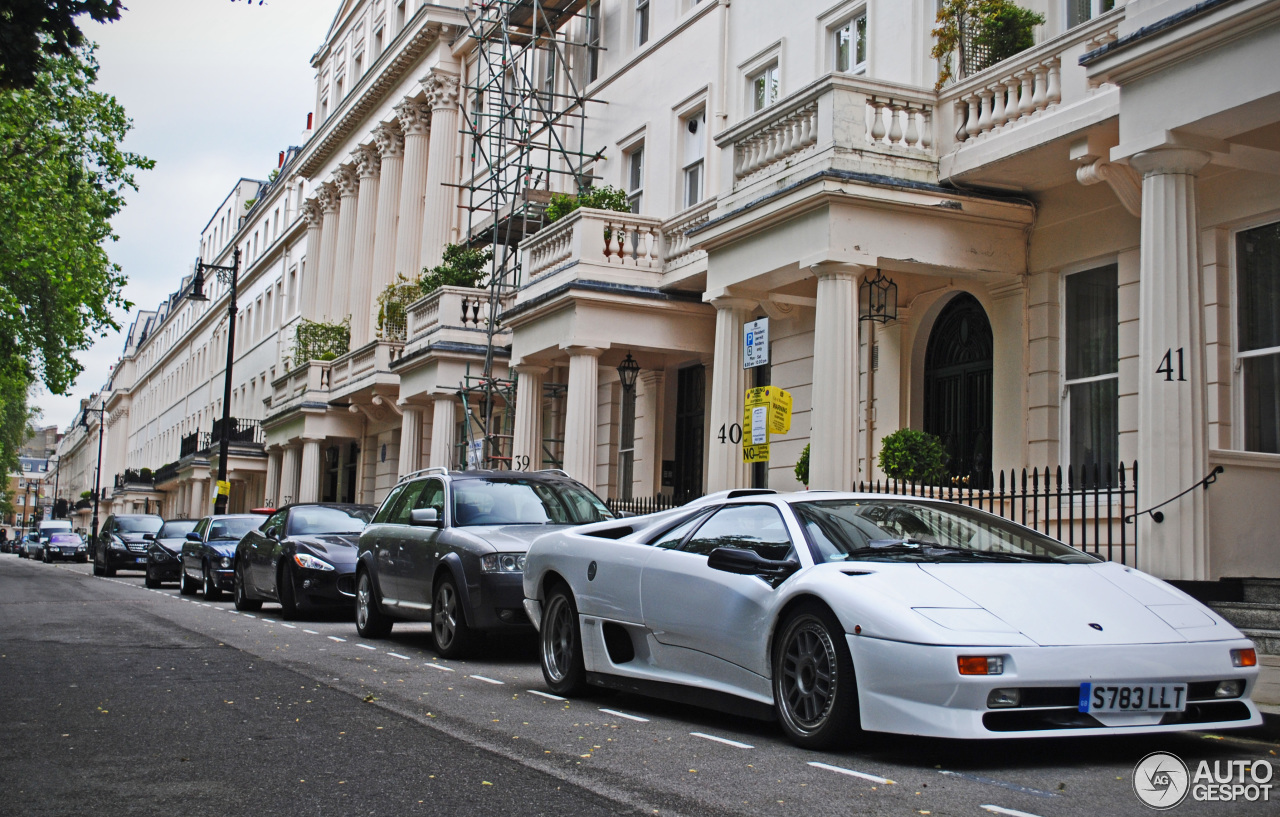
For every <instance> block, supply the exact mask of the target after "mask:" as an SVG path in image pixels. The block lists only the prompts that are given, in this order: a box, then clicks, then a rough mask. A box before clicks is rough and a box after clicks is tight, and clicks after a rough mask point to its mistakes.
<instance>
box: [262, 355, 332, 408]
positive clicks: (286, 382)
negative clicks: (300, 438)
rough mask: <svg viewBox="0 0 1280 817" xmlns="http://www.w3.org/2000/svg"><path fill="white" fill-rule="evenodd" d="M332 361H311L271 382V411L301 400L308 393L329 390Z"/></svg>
mask: <svg viewBox="0 0 1280 817" xmlns="http://www.w3.org/2000/svg"><path fill="white" fill-rule="evenodd" d="M329 367H330V361H326V360H311V361H308V362H307V363H305V364H304V365H302V366H298V367H297V368H294V369H291V370H290V371H288V372H286V373H285V374H284V376H283V377H278V378H276V379H275V380H273V381H271V410H272V411H278V410H279V409H280V408H281V407H282V406H284V405H286V404H288V403H290V402H292V401H294V400H298V399H301V398H302V397H303V395H305V394H306V393H307V392H312V391H316V392H326V391H328V390H329Z"/></svg>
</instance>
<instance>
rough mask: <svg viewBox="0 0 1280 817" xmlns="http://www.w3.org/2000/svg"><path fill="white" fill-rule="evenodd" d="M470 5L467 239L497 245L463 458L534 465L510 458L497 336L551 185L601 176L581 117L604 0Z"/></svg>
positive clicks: (555, 389)
mask: <svg viewBox="0 0 1280 817" xmlns="http://www.w3.org/2000/svg"><path fill="white" fill-rule="evenodd" d="M466 14H467V20H468V25H467V33H466V36H468V37H470V38H471V39H472V40H473V41H474V47H473V48H472V51H471V55H470V56H469V58H468V59H469V60H470V63H469V65H468V70H467V78H468V82H467V83H466V84H465V85H464V87H465V90H466V92H467V93H466V101H465V103H464V109H463V116H462V122H463V126H462V134H463V138H464V140H465V141H466V150H465V153H466V155H467V156H468V158H469V163H468V165H467V166H466V168H464V174H465V175H466V179H464V181H463V184H462V187H463V191H464V197H463V198H464V200H465V203H464V204H463V205H462V206H463V208H464V209H465V211H466V214H467V219H466V220H467V229H466V238H465V240H466V242H467V244H468V245H469V246H471V247H475V248H481V247H488V248H489V249H490V250H491V251H492V253H491V259H490V262H489V283H488V288H489V320H488V322H487V336H486V339H487V343H486V348H485V359H484V368H483V371H482V373H481V374H479V375H472V374H471V372H470V367H468V371H467V375H466V376H465V377H464V379H463V382H462V383H461V384H460V386H459V390H458V396H459V398H460V399H461V401H462V409H463V438H462V439H463V450H464V458H463V459H462V462H464V463H465V464H466V467H468V468H475V467H485V468H503V469H510V468H512V467H513V466H516V467H521V468H531V469H536V468H538V467H539V466H540V463H513V451H512V442H513V434H512V425H513V422H514V411H515V404H516V378H515V375H514V372H509V374H510V376H509V377H496V376H495V375H494V352H495V350H496V345H495V339H496V335H497V333H498V332H500V331H501V326H500V323H499V319H500V315H501V311H502V308H503V306H504V305H505V304H506V303H507V302H508V296H509V295H511V294H513V293H514V292H515V291H516V289H518V288H519V286H520V283H521V280H520V272H521V271H520V248H519V245H520V241H521V240H522V239H523V238H524V237H525V236H529V235H532V234H533V233H535V232H537V231H538V230H539V229H541V228H542V226H543V224H544V214H545V211H546V208H547V205H548V204H549V203H550V201H551V195H552V193H553V192H572V193H576V194H581V193H582V192H584V191H585V190H587V189H588V188H590V187H591V186H592V181H593V175H592V173H591V165H592V163H593V162H595V161H597V160H598V159H601V158H602V157H603V149H600V150H588V149H587V146H586V134H585V127H584V125H585V119H586V106H587V104H588V102H591V101H592V100H589V99H588V98H587V96H586V94H585V88H586V86H587V84H588V83H590V82H591V81H592V80H594V79H595V76H596V72H597V70H598V66H599V60H600V52H601V45H600V36H599V33H600V27H599V20H598V15H599V0H480V2H476V3H475V4H474V6H473V7H471V8H469V9H467V10H466ZM562 391H563V386H561V385H560V384H553V383H548V384H546V387H545V389H544V392H545V394H546V395H548V396H553V397H554V396H555V395H558V394H560V393H561V392H562ZM539 448H542V446H539ZM555 464H556V465H558V464H559V463H555Z"/></svg>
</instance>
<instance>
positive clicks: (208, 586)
mask: <svg viewBox="0 0 1280 817" xmlns="http://www.w3.org/2000/svg"><path fill="white" fill-rule="evenodd" d="M202 590H203V593H202V595H203V596H204V600H205V601H217V600H218V599H220V598H222V591H221V590H220V589H218V580H217V579H215V578H214V576H213V565H211V564H209V563H208V562H205V563H204V587H203V588H202Z"/></svg>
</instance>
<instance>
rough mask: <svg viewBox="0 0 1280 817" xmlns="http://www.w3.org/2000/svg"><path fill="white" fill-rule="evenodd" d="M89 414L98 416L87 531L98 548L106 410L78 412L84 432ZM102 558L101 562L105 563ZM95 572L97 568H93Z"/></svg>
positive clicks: (102, 408) (103, 408)
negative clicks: (91, 512) (89, 520)
mask: <svg viewBox="0 0 1280 817" xmlns="http://www.w3.org/2000/svg"><path fill="white" fill-rule="evenodd" d="M90 412H93V413H94V414H97V415H98V466H97V468H95V469H94V470H93V521H92V522H90V523H89V531H90V534H91V535H92V536H93V546H94V548H95V549H96V548H97V546H98V503H99V502H100V501H101V500H102V427H103V426H104V425H106V424H107V409H106V407H105V406H104V407H101V408H96V409H93V408H87V407H86V408H84V409H82V410H81V412H80V427H81V428H83V429H84V430H85V431H86V432H87V431H88V430H89V418H88V417H87V416H86V415H88V414H89V413H90ZM105 560H106V559H105V557H103V561H105ZM94 569H95V570H97V568H94Z"/></svg>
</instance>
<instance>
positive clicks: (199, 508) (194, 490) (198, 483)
mask: <svg viewBox="0 0 1280 817" xmlns="http://www.w3.org/2000/svg"><path fill="white" fill-rule="evenodd" d="M212 512H213V508H206V507H205V506H204V480H202V479H197V480H192V482H191V505H190V506H189V510H188V513H189V515H190V516H191V518H192V519H199V518H201V517H202V516H205V515H206V514H209V513H212Z"/></svg>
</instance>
